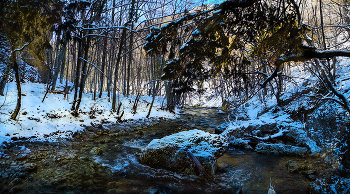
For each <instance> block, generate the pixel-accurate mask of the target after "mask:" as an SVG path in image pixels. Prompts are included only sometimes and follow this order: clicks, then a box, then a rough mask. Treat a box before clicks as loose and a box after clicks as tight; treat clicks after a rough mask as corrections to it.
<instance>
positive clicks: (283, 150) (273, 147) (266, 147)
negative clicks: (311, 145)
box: [255, 143, 309, 156]
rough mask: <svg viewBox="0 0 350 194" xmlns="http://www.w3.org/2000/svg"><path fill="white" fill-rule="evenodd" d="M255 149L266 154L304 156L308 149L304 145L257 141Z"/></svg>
mask: <svg viewBox="0 0 350 194" xmlns="http://www.w3.org/2000/svg"><path fill="white" fill-rule="evenodd" d="M255 151H256V152H259V153H266V154H275V155H280V154H285V155H294V156H306V155H307V154H308V153H309V150H308V149H307V148H305V147H299V146H292V145H285V144H269V143H259V144H258V145H256V148H255Z"/></svg>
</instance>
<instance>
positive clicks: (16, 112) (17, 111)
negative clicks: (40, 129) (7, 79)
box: [11, 53, 22, 120]
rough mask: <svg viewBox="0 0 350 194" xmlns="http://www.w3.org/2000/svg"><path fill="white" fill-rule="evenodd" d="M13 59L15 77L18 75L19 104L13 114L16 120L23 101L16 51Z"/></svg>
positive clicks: (12, 116) (12, 117)
mask: <svg viewBox="0 0 350 194" xmlns="http://www.w3.org/2000/svg"><path fill="white" fill-rule="evenodd" d="M12 58H13V59H12V61H13V70H14V71H15V77H16V86H17V105H16V109H15V111H14V112H13V114H12V115H11V119H13V120H16V118H17V116H18V114H19V111H20V109H21V101H22V90H21V76H20V73H19V65H18V63H17V61H16V53H12Z"/></svg>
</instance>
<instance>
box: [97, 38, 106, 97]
mask: <svg viewBox="0 0 350 194" xmlns="http://www.w3.org/2000/svg"><path fill="white" fill-rule="evenodd" d="M105 36H107V32H106V33H105ZM102 52H103V53H102V69H101V71H102V73H105V67H106V55H107V37H104V42H103V51H102ZM103 82H104V75H101V82H100V94H99V95H98V97H99V98H101V97H102V92H103V85H104V83H103Z"/></svg>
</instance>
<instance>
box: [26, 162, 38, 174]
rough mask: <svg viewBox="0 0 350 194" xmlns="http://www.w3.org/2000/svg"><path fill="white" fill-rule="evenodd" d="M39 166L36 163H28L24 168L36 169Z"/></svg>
mask: <svg viewBox="0 0 350 194" xmlns="http://www.w3.org/2000/svg"><path fill="white" fill-rule="evenodd" d="M37 168H38V166H37V165H36V164H35V163H26V164H24V165H23V170H24V171H27V172H32V171H35V170H36V169H37Z"/></svg>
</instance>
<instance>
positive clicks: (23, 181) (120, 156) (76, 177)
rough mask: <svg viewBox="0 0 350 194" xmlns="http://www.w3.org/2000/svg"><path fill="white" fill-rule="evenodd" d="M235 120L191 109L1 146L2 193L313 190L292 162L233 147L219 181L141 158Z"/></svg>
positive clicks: (224, 160)
mask: <svg viewBox="0 0 350 194" xmlns="http://www.w3.org/2000/svg"><path fill="white" fill-rule="evenodd" d="M227 119H228V116H227V115H226V114H219V112H218V109H210V108H187V109H186V108H184V109H183V112H182V113H181V115H180V117H179V118H177V119H175V120H166V119H157V120H144V121H128V122H124V123H120V124H104V125H99V126H95V127H86V129H85V130H84V131H80V132H76V133H74V134H73V135H72V138H70V139H61V140H58V141H55V142H49V141H30V140H26V139H19V140H16V141H13V142H10V143H5V144H4V145H3V146H2V147H1V148H0V153H1V154H0V158H1V160H0V179H1V180H0V184H1V186H0V193H70V194H78V193H84V194H86V193H152V194H153V193H218V192H219V193H267V192H268V189H269V187H270V185H272V186H273V187H274V189H275V191H276V193H307V187H308V185H309V183H310V181H309V179H307V178H306V177H305V176H304V175H302V174H298V173H289V171H288V169H287V167H286V165H287V163H288V161H291V160H292V161H296V162H303V161H305V160H307V159H305V158H300V157H299V158H298V157H293V156H282V155H264V154H258V153H255V152H253V151H248V150H241V149H237V148H230V149H229V151H228V152H227V153H226V154H224V155H223V156H222V157H220V158H219V159H218V161H217V163H218V171H217V172H216V174H215V175H214V178H215V182H216V183H209V182H207V181H206V180H205V179H203V178H202V177H198V176H194V175H183V174H179V173H175V172H171V171H167V170H164V169H155V168H151V167H148V166H146V165H143V164H140V163H139V162H138V157H139V156H140V154H141V150H142V149H143V148H144V147H146V146H147V145H148V143H149V142H151V141H152V140H153V139H159V138H162V137H164V136H167V135H171V134H174V133H177V132H180V131H184V130H191V129H200V130H203V131H206V132H210V133H214V132H215V127H217V126H219V125H221V124H222V123H224V122H225V121H226V120H227Z"/></svg>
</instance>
